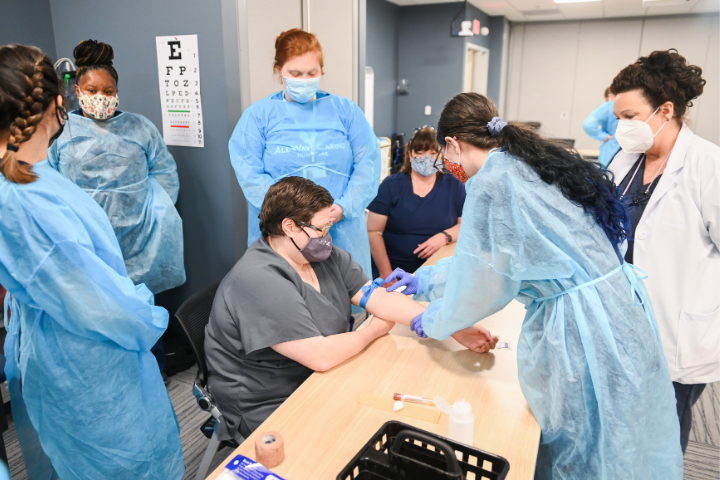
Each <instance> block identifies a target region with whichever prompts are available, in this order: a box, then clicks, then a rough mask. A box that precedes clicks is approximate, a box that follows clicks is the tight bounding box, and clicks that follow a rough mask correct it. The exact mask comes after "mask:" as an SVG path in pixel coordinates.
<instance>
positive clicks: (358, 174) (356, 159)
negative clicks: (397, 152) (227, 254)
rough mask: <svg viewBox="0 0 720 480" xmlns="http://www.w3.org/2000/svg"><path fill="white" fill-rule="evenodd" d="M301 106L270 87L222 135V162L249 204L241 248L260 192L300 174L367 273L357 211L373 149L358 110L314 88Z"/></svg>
mask: <svg viewBox="0 0 720 480" xmlns="http://www.w3.org/2000/svg"><path fill="white" fill-rule="evenodd" d="M317 97H318V98H317V99H316V100H313V101H311V102H307V103H296V102H288V101H286V100H285V99H284V97H283V92H278V93H276V94H274V95H271V96H269V97H267V98H264V99H263V100H260V101H258V102H256V103H254V104H252V105H251V106H250V107H249V108H248V109H247V110H246V111H245V113H243V115H242V118H240V121H239V122H238V124H237V126H236V127H235V131H234V132H233V134H232V137H231V138H230V144H229V148H230V160H231V161H232V165H233V168H234V169H235V174H236V175H237V178H238V182H240V186H241V187H242V190H243V193H244V194H245V198H246V199H247V201H248V203H249V204H250V206H249V213H248V245H250V244H251V243H253V242H254V241H255V240H257V239H258V238H260V221H259V220H258V215H259V214H260V207H261V206H262V202H263V200H264V198H265V193H267V191H268V189H269V188H270V186H271V185H272V184H274V183H275V182H277V181H278V180H280V179H281V178H283V177H288V176H299V177H305V178H308V179H310V180H312V181H314V182H315V183H317V184H319V185H322V186H323V187H325V188H327V189H328V190H329V191H330V194H331V195H332V196H333V198H334V199H335V203H337V204H338V205H340V206H341V207H342V208H343V212H344V214H345V218H344V219H343V220H341V221H340V222H338V223H336V224H335V225H334V226H333V227H332V229H331V230H330V233H331V234H332V238H333V243H334V244H335V245H337V246H338V247H340V248H342V249H343V250H346V251H347V252H350V254H351V255H352V256H353V259H354V260H355V261H356V262H357V263H359V264H360V266H361V267H362V268H363V270H364V271H365V274H366V275H368V276H371V275H372V271H371V270H370V242H369V241H368V235H367V223H366V222H365V208H366V207H367V206H368V205H369V204H370V202H371V201H372V200H373V198H375V195H377V191H378V186H379V182H380V146H379V144H378V141H377V138H376V137H375V134H374V133H373V130H372V127H370V124H369V123H368V122H367V120H366V119H365V116H364V115H363V112H362V110H360V108H359V107H358V106H357V105H355V104H354V103H353V102H351V101H350V100H348V99H346V98H343V97H339V96H337V95H331V94H329V93H325V92H319V93H318V95H317Z"/></svg>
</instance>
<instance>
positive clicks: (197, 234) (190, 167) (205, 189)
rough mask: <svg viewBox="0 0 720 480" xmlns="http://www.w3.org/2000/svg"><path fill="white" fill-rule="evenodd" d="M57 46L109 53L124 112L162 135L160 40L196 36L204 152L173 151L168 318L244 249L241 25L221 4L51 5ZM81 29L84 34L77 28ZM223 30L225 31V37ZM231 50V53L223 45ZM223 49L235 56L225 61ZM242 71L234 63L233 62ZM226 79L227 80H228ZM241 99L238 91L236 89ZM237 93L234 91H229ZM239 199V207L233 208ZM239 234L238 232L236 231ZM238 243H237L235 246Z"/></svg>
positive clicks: (63, 1) (81, 1)
mask: <svg viewBox="0 0 720 480" xmlns="http://www.w3.org/2000/svg"><path fill="white" fill-rule="evenodd" d="M50 3H51V6H52V17H53V25H54V30H55V43H56V45H57V52H58V54H59V55H60V56H70V57H71V56H72V50H73V48H74V47H75V45H77V43H78V42H79V41H81V40H84V39H88V38H92V39H96V40H100V41H103V42H106V43H108V44H110V45H112V47H113V49H114V50H115V61H114V65H115V67H116V69H117V71H118V73H119V75H120V82H119V84H118V87H119V97H120V109H121V110H125V111H129V112H134V113H139V114H142V115H145V116H146V117H148V118H149V119H150V120H151V121H152V122H153V123H154V124H155V125H157V126H158V128H159V129H162V118H161V112H160V91H159V87H158V75H157V71H158V70H157V57H156V50H155V37H156V36H160V35H190V34H197V35H198V44H199V55H200V74H201V88H202V90H201V95H202V101H203V120H204V122H205V134H206V137H205V147H204V148H190V147H169V150H170V152H171V153H172V154H173V156H174V157H175V160H176V162H177V164H178V172H179V174H180V195H179V199H178V203H177V208H178V211H179V212H180V216H181V217H182V219H183V224H184V225H183V229H184V240H185V269H186V272H187V278H188V281H187V282H186V284H185V285H183V286H181V287H178V288H177V289H174V290H172V291H169V292H165V293H162V294H160V295H159V296H158V298H157V299H156V301H157V302H158V304H162V305H163V306H165V307H167V308H168V309H169V310H170V312H171V313H173V312H174V310H175V308H176V307H177V306H179V304H180V303H181V302H182V301H183V300H185V299H186V298H187V297H189V296H190V295H191V294H192V293H194V292H195V291H197V290H199V289H200V288H202V287H204V286H206V285H208V284H210V283H212V282H215V281H218V280H220V279H222V277H223V276H224V275H225V273H227V271H228V270H229V269H230V268H231V267H232V266H233V265H234V263H235V261H236V259H237V254H238V253H241V252H242V251H244V246H245V242H246V231H247V230H246V227H243V224H246V222H247V206H246V204H245V202H244V201H242V200H241V198H242V196H241V194H240V197H238V192H233V183H237V180H236V179H235V175H234V172H233V170H232V167H231V165H230V158H229V155H228V148H227V142H228V137H229V132H230V131H231V129H232V128H233V127H234V124H231V123H232V122H233V119H235V120H236V119H237V118H239V115H240V109H239V105H238V102H239V96H237V95H236V96H235V97H234V98H229V96H228V84H227V83H226V82H229V81H234V80H233V79H237V77H238V75H239V72H238V71H228V72H226V61H231V60H232V59H233V57H234V58H235V59H237V48H238V47H237V33H236V32H235V36H234V45H233V35H232V31H228V29H233V28H234V29H237V23H236V22H232V21H226V20H227V18H224V16H225V17H228V16H229V15H231V14H232V12H230V14H228V8H229V7H230V6H231V5H232V2H230V3H228V2H224V1H223V0H206V1H203V2H197V1H194V0H156V1H153V2H147V1H144V0H123V1H122V2H93V1H90V0H50ZM80 26H82V28H79V27H80ZM224 28H225V30H224ZM225 43H227V46H225V45H224V44H225ZM225 48H228V49H230V52H231V53H232V51H233V49H234V55H233V54H231V55H227V58H226V55H225ZM235 67H237V61H235ZM226 73H227V75H226ZM236 87H237V90H238V91H239V85H236ZM231 91H232V88H231ZM233 198H235V201H233ZM235 226H238V227H240V228H234V227H235ZM238 237H240V238H238Z"/></svg>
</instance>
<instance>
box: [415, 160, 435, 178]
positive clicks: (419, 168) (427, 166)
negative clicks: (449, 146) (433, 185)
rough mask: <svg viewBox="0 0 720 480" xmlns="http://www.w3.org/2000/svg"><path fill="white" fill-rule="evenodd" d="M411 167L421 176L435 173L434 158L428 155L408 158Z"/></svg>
mask: <svg viewBox="0 0 720 480" xmlns="http://www.w3.org/2000/svg"><path fill="white" fill-rule="evenodd" d="M410 165H411V166H412V169H413V170H415V171H416V172H417V173H418V174H420V175H422V176H423V177H429V176H430V175H432V174H433V173H437V169H436V168H435V158H434V157H432V156H430V155H424V156H422V157H420V158H413V159H411V160H410Z"/></svg>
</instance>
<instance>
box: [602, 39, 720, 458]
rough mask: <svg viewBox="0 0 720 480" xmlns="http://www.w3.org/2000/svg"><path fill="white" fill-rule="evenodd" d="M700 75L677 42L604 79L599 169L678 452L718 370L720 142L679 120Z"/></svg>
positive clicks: (699, 84) (696, 90) (700, 87)
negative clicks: (622, 236) (653, 341)
mask: <svg viewBox="0 0 720 480" xmlns="http://www.w3.org/2000/svg"><path fill="white" fill-rule="evenodd" d="M701 75H702V70H701V69H700V67H697V66H694V65H688V64H687V61H686V60H685V58H684V57H682V56H681V55H679V54H678V53H677V51H676V50H668V51H657V52H653V53H651V54H650V55H649V56H647V57H642V58H640V59H639V60H638V61H637V62H635V63H634V64H632V65H629V66H627V67H626V68H625V69H623V70H622V71H621V72H620V73H619V74H618V75H617V77H615V79H614V80H613V84H612V87H611V88H612V90H613V92H614V93H615V95H616V97H615V108H614V110H615V115H616V116H617V117H618V118H619V119H620V121H619V124H618V128H617V132H616V138H617V140H618V142H619V143H620V146H621V147H622V151H620V152H619V153H618V154H617V156H616V157H615V158H614V160H613V161H612V162H611V163H610V165H609V166H608V170H610V171H612V172H613V173H614V174H615V182H616V184H617V185H618V187H619V190H620V193H621V195H623V199H624V201H625V202H626V203H627V204H628V205H629V206H630V210H631V220H632V238H633V239H634V241H630V242H628V243H629V245H628V250H627V253H626V256H625V260H626V261H627V262H629V263H633V264H635V265H636V266H637V267H639V268H641V269H643V270H645V271H646V272H647V274H648V279H647V281H646V285H647V288H648V291H649V295H650V299H651V301H652V306H653V309H654V311H655V316H656V318H657V324H658V328H659V330H660V337H661V339H662V344H663V350H664V352H665V358H666V359H667V362H668V367H669V368H670V376H671V378H672V380H673V386H674V387H675V398H676V400H677V411H678V417H679V419H680V437H681V444H682V448H683V452H684V451H685V448H686V447H687V443H688V437H689V435H690V428H691V426H692V406H693V404H694V403H695V402H696V401H697V399H698V398H699V397H700V394H701V393H702V391H703V389H704V388H705V385H706V384H707V383H710V382H716V381H718V380H720V250H718V247H719V246H720V147H718V146H717V145H715V144H713V143H710V142H708V141H707V140H704V139H702V138H700V137H698V136H697V135H695V134H694V133H693V132H692V131H691V130H690V128H689V127H688V126H687V124H686V123H685V122H684V117H685V113H686V111H687V108H688V107H690V106H692V100H694V99H695V98H697V97H698V96H700V95H701V94H702V91H703V87H704V85H705V80H704V79H703V78H702V77H701Z"/></svg>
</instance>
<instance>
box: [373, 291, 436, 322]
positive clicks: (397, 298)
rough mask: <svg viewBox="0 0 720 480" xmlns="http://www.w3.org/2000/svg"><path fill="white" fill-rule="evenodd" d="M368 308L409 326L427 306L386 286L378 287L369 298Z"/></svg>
mask: <svg viewBox="0 0 720 480" xmlns="http://www.w3.org/2000/svg"><path fill="white" fill-rule="evenodd" d="M366 309H367V311H368V312H370V313H372V314H373V315H375V316H378V317H380V318H383V319H385V320H388V321H390V322H395V323H401V324H403V325H408V326H409V325H410V322H412V319H413V318H415V317H417V316H418V315H420V314H421V313H423V312H424V311H425V306H424V305H422V304H420V303H418V302H416V301H415V300H413V299H412V297H408V296H405V295H403V294H402V293H398V292H391V293H388V292H386V291H385V289H384V288H377V289H375V291H374V292H373V293H372V295H371V296H370V298H369V299H368V302H367V305H366Z"/></svg>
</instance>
